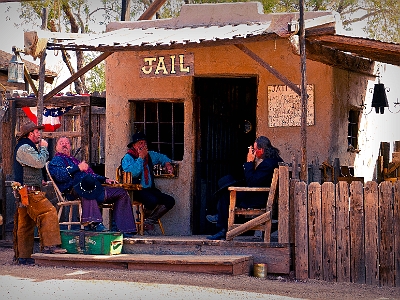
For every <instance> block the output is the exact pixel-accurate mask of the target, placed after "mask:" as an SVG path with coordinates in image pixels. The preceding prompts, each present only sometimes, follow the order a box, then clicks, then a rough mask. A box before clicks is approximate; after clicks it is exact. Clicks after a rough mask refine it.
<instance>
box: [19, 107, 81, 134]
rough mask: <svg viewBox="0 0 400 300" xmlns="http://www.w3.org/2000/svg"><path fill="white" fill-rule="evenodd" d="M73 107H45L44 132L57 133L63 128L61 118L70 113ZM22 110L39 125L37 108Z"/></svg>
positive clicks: (24, 108)
mask: <svg viewBox="0 0 400 300" xmlns="http://www.w3.org/2000/svg"><path fill="white" fill-rule="evenodd" d="M72 108H73V106H68V107H44V108H43V122H42V125H43V126H44V129H43V131H48V132H51V131H55V130H56V129H57V128H60V126H61V116H62V115H63V114H65V113H67V112H68V111H70V110H71V109H72ZM22 110H23V111H24V112H25V114H26V115H27V116H28V118H29V119H30V120H31V121H32V122H34V123H35V124H37V107H23V108H22Z"/></svg>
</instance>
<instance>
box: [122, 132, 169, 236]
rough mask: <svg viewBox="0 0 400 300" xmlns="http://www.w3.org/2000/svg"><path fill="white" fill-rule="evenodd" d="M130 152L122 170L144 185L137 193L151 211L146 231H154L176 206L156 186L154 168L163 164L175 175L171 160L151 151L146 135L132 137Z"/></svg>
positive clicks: (139, 134) (124, 160) (138, 197)
mask: <svg viewBox="0 0 400 300" xmlns="http://www.w3.org/2000/svg"><path fill="white" fill-rule="evenodd" d="M127 147H128V151H127V153H126V154H125V155H124V157H123V158H122V162H121V165H122V169H123V170H124V172H130V173H131V174H132V178H133V181H134V182H135V183H140V184H141V185H142V187H143V188H142V190H139V191H136V195H137V199H138V201H140V202H142V203H143V204H144V207H145V209H146V210H148V211H150V213H149V215H148V216H146V219H145V221H144V228H145V230H146V231H150V232H151V231H153V230H154V224H156V223H157V222H158V219H160V218H161V217H162V216H163V215H165V214H166V213H167V212H168V211H169V210H171V209H172V207H174V205H175V199H174V198H173V197H172V196H170V195H167V194H164V193H162V192H161V191H160V190H159V189H157V188H156V187H155V185H154V175H153V166H154V165H155V164H161V165H162V166H163V167H164V168H165V169H166V170H167V172H168V173H170V174H172V173H173V167H172V165H171V160H170V159H169V158H168V157H167V156H166V155H164V154H161V153H158V152H154V151H149V150H148V148H147V138H146V135H145V134H143V133H141V132H138V133H135V134H134V135H133V136H132V141H131V142H130V143H129V144H128V145H127Z"/></svg>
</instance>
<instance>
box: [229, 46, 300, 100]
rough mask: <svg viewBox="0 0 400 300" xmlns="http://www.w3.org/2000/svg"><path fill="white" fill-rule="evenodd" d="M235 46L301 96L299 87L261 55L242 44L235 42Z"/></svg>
mask: <svg viewBox="0 0 400 300" xmlns="http://www.w3.org/2000/svg"><path fill="white" fill-rule="evenodd" d="M235 46H236V47H237V48H239V49H240V50H242V51H243V52H244V53H246V54H247V55H248V56H250V57H251V58H252V59H254V60H255V61H256V62H257V63H258V64H260V65H261V66H262V67H264V68H265V69H267V70H268V71H269V72H270V73H271V74H273V75H274V76H275V77H276V78H278V79H279V80H280V81H282V82H283V83H284V84H285V85H287V86H288V87H289V88H291V89H292V90H293V91H294V92H295V93H296V94H297V95H299V96H301V90H300V88H299V87H298V86H297V85H296V84H294V83H293V82H291V81H290V80H289V79H288V78H286V77H285V76H284V75H283V74H281V73H279V72H278V71H277V70H276V69H274V68H273V67H272V66H271V65H270V64H268V63H267V62H265V61H264V60H263V59H262V58H261V57H259V56H258V55H257V54H255V53H254V52H253V51H251V50H250V49H249V48H247V47H246V46H245V45H243V44H235Z"/></svg>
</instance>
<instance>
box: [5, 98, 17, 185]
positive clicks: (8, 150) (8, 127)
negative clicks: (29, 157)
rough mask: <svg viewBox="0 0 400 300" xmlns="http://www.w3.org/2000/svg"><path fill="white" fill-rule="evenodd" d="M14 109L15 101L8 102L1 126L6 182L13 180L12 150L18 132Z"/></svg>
mask: <svg viewBox="0 0 400 300" xmlns="http://www.w3.org/2000/svg"><path fill="white" fill-rule="evenodd" d="M16 115H17V112H16V108H15V100H9V106H8V110H7V112H6V113H5V115H4V118H3V120H2V123H1V126H2V129H1V132H2V137H1V147H2V156H3V174H4V177H5V179H6V180H12V179H13V174H12V173H13V163H14V155H13V153H14V148H15V133H16V132H18V131H19V128H15V126H16V122H17V121H16V120H17V118H16Z"/></svg>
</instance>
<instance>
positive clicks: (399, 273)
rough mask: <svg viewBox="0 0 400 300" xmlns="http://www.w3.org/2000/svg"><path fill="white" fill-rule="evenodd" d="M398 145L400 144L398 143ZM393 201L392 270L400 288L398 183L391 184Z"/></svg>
mask: <svg viewBox="0 0 400 300" xmlns="http://www.w3.org/2000/svg"><path fill="white" fill-rule="evenodd" d="M398 144H399V145H400V142H399V143H398ZM393 189H394V199H393V209H394V211H393V225H394V226H393V232H394V233H395V234H394V235H393V237H394V242H393V246H394V247H393V252H394V258H395V262H394V269H395V271H396V273H395V279H396V281H395V286H396V287H400V235H399V233H400V181H397V182H395V183H394V184H393Z"/></svg>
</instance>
